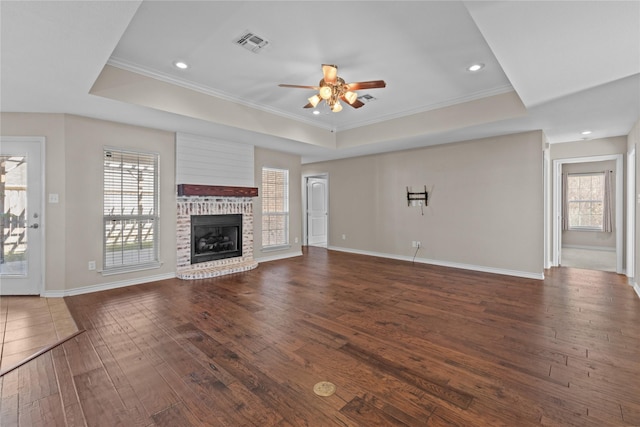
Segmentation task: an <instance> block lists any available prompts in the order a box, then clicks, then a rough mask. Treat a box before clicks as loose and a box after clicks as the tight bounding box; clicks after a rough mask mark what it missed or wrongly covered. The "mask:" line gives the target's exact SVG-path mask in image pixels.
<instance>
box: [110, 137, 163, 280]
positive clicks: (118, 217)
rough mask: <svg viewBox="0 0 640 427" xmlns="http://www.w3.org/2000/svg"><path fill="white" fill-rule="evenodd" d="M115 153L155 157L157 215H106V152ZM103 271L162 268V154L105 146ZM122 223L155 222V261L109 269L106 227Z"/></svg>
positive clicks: (113, 272)
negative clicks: (136, 221) (129, 221)
mask: <svg viewBox="0 0 640 427" xmlns="http://www.w3.org/2000/svg"><path fill="white" fill-rule="evenodd" d="M107 151H113V152H118V153H122V154H133V155H140V156H153V158H154V167H155V171H154V185H153V194H154V207H153V211H154V212H155V214H144V215H105V190H106V186H105V179H104V178H105V159H106V152H107ZM102 160H103V165H102V270H100V271H99V273H100V274H102V275H103V276H108V275H113V274H120V273H128V272H134V271H142V270H151V269H157V268H160V267H161V266H162V262H161V261H160V153H158V152H155V151H146V150H135V149H124V148H119V147H113V146H104V147H103V150H102ZM114 220H115V221H122V220H125V221H126V220H139V221H148V220H152V221H153V257H154V259H153V260H151V261H145V262H140V263H133V264H126V265H117V266H111V267H107V249H106V248H107V238H106V233H105V231H106V227H107V224H109V223H110V222H111V221H114Z"/></svg>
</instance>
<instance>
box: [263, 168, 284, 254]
mask: <svg viewBox="0 0 640 427" xmlns="http://www.w3.org/2000/svg"><path fill="white" fill-rule="evenodd" d="M288 244H289V171H288V170H283V169H271V168H262V247H263V248H275V247H278V246H286V245H288Z"/></svg>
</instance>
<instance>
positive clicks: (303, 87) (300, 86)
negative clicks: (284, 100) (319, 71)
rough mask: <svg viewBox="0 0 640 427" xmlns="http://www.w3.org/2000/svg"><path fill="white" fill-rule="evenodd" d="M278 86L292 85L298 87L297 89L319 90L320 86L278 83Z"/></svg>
mask: <svg viewBox="0 0 640 427" xmlns="http://www.w3.org/2000/svg"><path fill="white" fill-rule="evenodd" d="M278 86H280V87H293V88H298V89H314V90H320V88H319V87H318V86H303V85H287V84H279V85H278Z"/></svg>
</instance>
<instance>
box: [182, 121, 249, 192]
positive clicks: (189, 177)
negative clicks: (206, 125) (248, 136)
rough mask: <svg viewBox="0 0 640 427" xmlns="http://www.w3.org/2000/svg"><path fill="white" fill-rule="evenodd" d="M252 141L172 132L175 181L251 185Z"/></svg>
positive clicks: (237, 185)
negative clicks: (231, 140) (174, 135)
mask: <svg viewBox="0 0 640 427" xmlns="http://www.w3.org/2000/svg"><path fill="white" fill-rule="evenodd" d="M253 148H254V147H253V145H249V144H241V143H236V142H228V141H221V140H218V139H214V138H209V137H204V136H198V135H190V134H186V133H177V134H176V184H199V185H221V186H232V187H253V186H254V179H253V168H254V162H253Z"/></svg>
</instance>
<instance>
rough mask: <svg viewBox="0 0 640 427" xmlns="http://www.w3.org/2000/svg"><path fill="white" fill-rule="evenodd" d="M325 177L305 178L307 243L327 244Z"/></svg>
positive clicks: (313, 244)
mask: <svg viewBox="0 0 640 427" xmlns="http://www.w3.org/2000/svg"><path fill="white" fill-rule="evenodd" d="M327 199H328V197H327V179H326V178H317V177H310V178H307V243H308V244H309V245H310V246H325V247H326V246H327V213H328V212H327V204H328V203H327V202H328V200H327Z"/></svg>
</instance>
